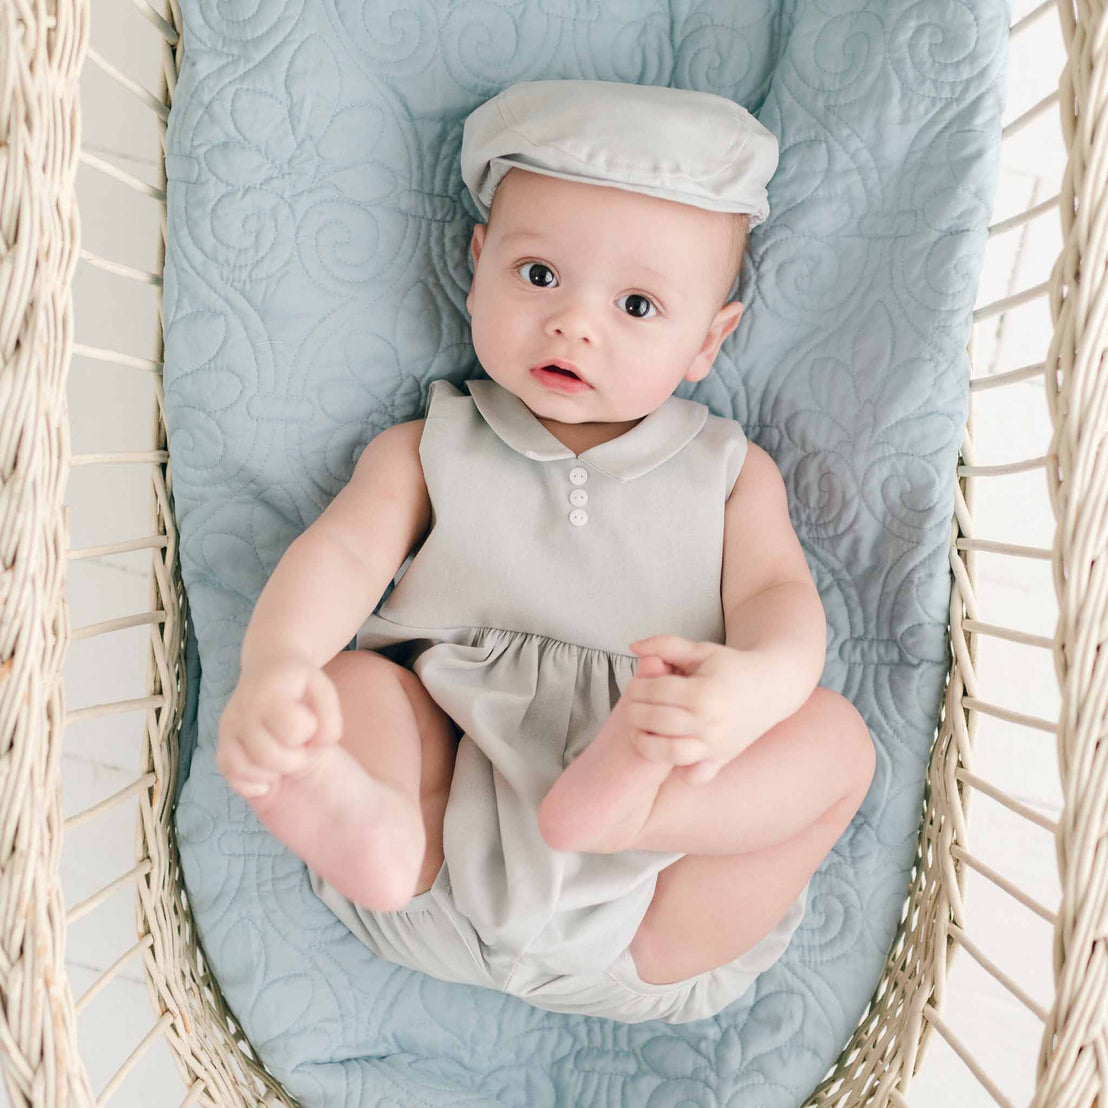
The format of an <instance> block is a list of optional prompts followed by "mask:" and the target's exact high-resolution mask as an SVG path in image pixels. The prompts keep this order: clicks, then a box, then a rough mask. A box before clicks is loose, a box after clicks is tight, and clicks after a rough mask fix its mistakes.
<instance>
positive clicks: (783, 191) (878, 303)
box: [164, 0, 1009, 1108]
mask: <svg viewBox="0 0 1108 1108" xmlns="http://www.w3.org/2000/svg"><path fill="white" fill-rule="evenodd" d="M181 9H182V12H183V16H184V62H183V67H182V70H181V73H180V79H179V83H178V85H177V88H176V93H175V96H174V101H173V107H172V112H171V115H170V119H169V128H168V133H167V149H166V170H167V176H168V227H167V252H166V261H165V285H164V324H165V375H164V383H165V403H166V412H167V416H168V422H169V428H170V454H171V461H172V467H173V477H174V496H175V506H176V515H177V520H178V523H179V526H180V542H181V545H180V554H181V567H182V573H183V576H184V582H185V586H186V589H187V593H188V599H189V603H190V610H191V616H192V634H193V637H192V638H191V640H190V644H189V656H188V657H189V662H190V670H189V676H190V696H189V701H188V711H187V716H186V726H185V729H184V732H183V740H184V743H185V756H184V758H183V768H184V769H185V770H186V771H187V777H186V778H184V779H183V784H182V786H181V789H180V792H179V797H178V807H177V812H176V820H177V829H178V832H179V842H180V850H181V860H182V864H183V872H184V878H185V883H186V886H187V891H188V898H189V902H190V904H191V906H192V911H193V913H194V917H195V921H196V928H197V932H198V935H199V938H200V940H201V942H202V944H203V947H204V951H205V953H206V955H207V958H208V959H209V962H210V965H211V967H212V970H213V971H214V973H215V975H216V977H217V978H218V981H219V984H220V986H221V987H222V990H223V992H224V994H225V996H226V998H227V1000H228V1002H229V1004H230V1006H231V1008H232V1009H233V1010H234V1012H235V1014H236V1016H237V1018H238V1019H239V1020H240V1022H241V1024H242V1026H243V1028H244V1029H245V1031H246V1033H247V1034H248V1035H249V1037H250V1040H251V1042H252V1043H253V1044H254V1046H255V1047H256V1049H257V1050H258V1052H259V1054H260V1056H261V1058H262V1060H263V1061H264V1062H265V1064H266V1065H267V1066H268V1067H269V1068H270V1070H271V1071H272V1072H273V1074H275V1075H276V1076H277V1077H278V1078H279V1079H280V1080H281V1081H282V1082H283V1083H284V1085H285V1086H286V1087H287V1089H288V1090H289V1092H290V1093H291V1094H292V1095H293V1096H295V1097H297V1098H298V1099H299V1100H300V1101H301V1102H302V1103H303V1104H304V1105H310V1106H316V1105H327V1106H328V1108H336V1106H339V1105H343V1106H353V1105H364V1106H378V1105H380V1106H382V1108H384V1106H390V1108H397V1106H403V1108H411V1106H414V1105H420V1106H425V1108H431V1106H439V1105H441V1106H447V1105H449V1106H451V1108H460V1106H473V1108H478V1106H480V1108H494V1106H506V1105H515V1106H519V1108H523V1106H526V1108H557V1106H561V1105H582V1106H588V1108H632V1106H634V1108H638V1106H648V1108H663V1106H675V1105H678V1104H683V1105H697V1106H703V1108H717V1106H724V1105H726V1106H727V1108H793V1106H796V1105H799V1104H801V1103H802V1102H803V1100H804V1099H805V1098H806V1096H807V1095H808V1093H809V1092H810V1091H811V1090H812V1089H813V1087H814V1086H815V1085H816V1084H817V1083H818V1081H819V1080H820V1079H821V1078H822V1077H823V1076H824V1074H825V1073H826V1071H827V1070H828V1068H829V1067H830V1066H831V1064H832V1063H833V1062H834V1060H835V1058H836V1057H837V1056H838V1054H839V1051H840V1050H841V1048H842V1046H843V1045H844V1043H845V1042H846V1040H847V1039H848V1037H849V1036H850V1034H851V1032H852V1030H853V1029H854V1027H855V1025H856V1023H857V1021H858V1018H859V1016H860V1015H861V1014H862V1012H863V1010H864V1009H865V1008H866V1005H867V1002H868V1001H869V999H870V997H871V995H872V994H873V991H874V989H875V987H876V985H877V983H878V980H879V978H880V974H881V970H882V967H883V965H884V962H885V958H886V955H887V952H888V950H889V947H890V944H891V942H892V940H893V938H894V935H895V933H896V931H897V928H898V925H899V921H900V916H901V911H902V908H903V906H904V902H905V898H906V896H907V893H908V881H909V872H910V869H911V866H912V861H913V856H914V851H915V846H916V840H917V834H918V825H919V818H920V813H921V803H922V798H923V792H924V772H925V767H926V763H927V759H928V754H929V750H930V747H931V743H932V740H933V735H934V731H935V726H936V722H937V719H938V715H939V710H940V703H941V697H942V690H943V684H944V677H945V674H946V671H947V667H948V657H949V648H948V642H947V607H948V603H949V595H950V574H949V567H948V561H947V558H948V549H949V544H950V519H951V515H952V512H953V488H954V480H955V464H956V460H957V454H958V446H959V443H960V440H961V435H962V429H963V426H964V423H965V418H966V409H967V404H968V384H967V382H968V369H969V367H968V360H967V355H966V349H965V347H966V343H967V341H968V339H969V336H970V329H971V319H972V308H973V304H974V301H975V297H976V292H977V283H978V276H979V272H980V267H981V261H982V256H983V252H984V246H985V239H986V228H987V225H988V217H989V213H990V210H991V206H992V199H993V193H994V189H995V180H996V167H997V158H998V150H999V137H1000V136H999V121H1000V116H1001V112H1002V109H1003V106H1004V88H1005V68H1006V57H1007V55H1006V50H1007V32H1008V17H1009V13H1008V8H1007V5H1006V4H1005V3H1004V2H1003V0H977V2H976V3H974V4H973V5H969V4H965V3H960V2H954V0H888V2H876V0H819V2H816V0H762V2H759V3H739V2H731V3H727V2H723V0H674V2H672V3H664V2H661V0H613V2H611V3H607V2H606V3H603V4H599V3H597V2H596V0H512V2H493V0H471V2H466V3H457V2H440V3H432V2H430V0H389V2H387V3H384V2H382V3H369V4H367V3H361V2H354V0H268V2H266V3H257V2H249V3H246V2H238V3H235V2H232V0H218V2H217V0H182V2H181ZM556 77H571V78H587V79H592V80H613V81H627V82H637V83H643V84H668V85H673V86H676V87H681V88H691V89H700V90H704V91H709V92H714V93H718V94H720V95H724V96H728V97H731V98H732V99H734V100H736V101H737V102H739V103H741V104H743V105H744V106H745V107H747V108H748V109H749V110H750V111H752V112H753V113H754V114H755V115H756V116H757V117H758V119H759V120H760V121H761V122H762V123H763V124H764V125H765V126H766V127H768V128H769V129H770V130H771V131H772V132H773V133H774V134H775V135H776V136H777V137H778V140H779V143H780V154H781V156H780V163H779V168H778V171H777V173H776V175H775V176H774V178H773V180H772V181H771V182H770V185H769V201H770V208H771V214H770V218H769V220H768V221H767V222H766V223H765V224H763V225H762V226H760V227H758V228H756V229H755V230H754V232H753V234H752V238H751V243H750V251H749V256H748V258H747V261H746V263H745V266H744V270H743V274H742V278H741V284H740V290H739V298H740V299H741V300H742V301H743V302H744V303H745V304H746V312H745V314H744V317H743V321H742V324H741V325H740V327H739V328H738V330H737V331H736V332H735V333H734V334H733V335H732V336H730V338H729V339H728V340H727V341H726V342H725V343H724V345H723V348H722V351H721V353H720V356H719V358H718V360H717V362H716V366H715V368H714V369H713V371H712V373H711V374H710V375H709V376H708V377H707V378H706V379H705V380H703V381H701V382H697V383H695V384H692V383H689V382H683V383H682V386H681V387H680V388H679V389H678V395H681V396H685V397H688V398H690V399H693V400H698V401H700V402H702V403H704V404H706V405H708V406H709V408H710V409H711V410H712V411H713V412H715V413H717V414H719V415H722V416H726V417H728V418H731V419H735V420H738V421H739V422H740V423H741V424H742V425H743V427H744V429H745V430H746V432H747V434H748V435H749V437H750V438H752V439H753V440H754V441H756V442H757V443H759V444H760V445H761V446H763V447H764V448H765V449H766V450H768V451H769V453H770V454H771V455H772V456H773V457H774V459H775V460H776V462H777V464H778V466H779V467H780V468H781V470H782V473H783V474H784V476H785V479H786V483H787V487H788V491H789V503H790V509H791V511H792V515H793V520H794V523H795V525H796V528H797V532H798V534H799V535H800V538H801V540H802V542H803V545H804V548H805V551H806V553H807V555H808V559H809V564H810V566H811V569H812V572H813V575H814V577H815V580H816V583H817V584H818V586H819V589H820V592H821V595H822V598H823V603H824V607H825V609H826V611H827V615H828V621H829V631H828V653H827V663H826V668H825V671H824V674H823V678H822V681H821V683H822V684H824V685H826V686H829V687H831V688H834V689H836V690H838V691H840V692H842V693H843V694H844V695H846V696H847V697H848V698H849V699H851V700H852V701H853V703H854V704H855V705H857V707H858V708H859V710H860V711H861V712H862V714H863V715H864V717H865V718H866V720H867V722H868V724H869V727H870V729H871V731H872V733H873V736H874V739H875V742H876V745H877V748H878V766H877V772H876V776H875V778H874V782H873V785H872V787H871V789H870V793H869V796H868V797H867V799H866V801H865V803H864V805H863V807H862V809H861V810H860V812H859V813H858V815H857V817H856V818H855V820H854V821H853V823H852V825H851V826H850V827H849V828H848V829H847V831H846V832H845V833H844V835H843V836H842V838H841V839H840V841H839V843H838V844H837V845H836V847H835V848H834V850H833V851H832V853H831V854H830V855H829V857H828V858H827V860H826V861H825V862H824V864H823V865H822V866H821V868H820V870H819V871H818V872H817V873H816V875H815V877H814V878H813V882H812V890H811V897H810V901H809V906H808V911H807V914H806V917H805V919H804V922H803V923H802V925H801V927H800V929H799V930H798V931H797V933H796V934H795V936H794V937H793V941H792V943H791V945H790V947H789V948H788V950H787V951H786V953H785V955H784V956H783V957H782V959H781V960H780V961H779V962H778V963H777V964H776V965H774V966H773V967H772V968H771V969H770V970H769V971H767V972H766V973H765V974H763V975H762V976H761V977H760V978H759V979H758V980H757V981H756V982H755V984H754V985H753V986H752V987H751V989H750V990H749V991H748V992H747V994H746V995H745V996H744V997H742V998H741V999H740V1000H739V1001H737V1002H736V1003H735V1004H733V1005H731V1006H730V1007H729V1008H727V1009H725V1010H724V1011H723V1012H722V1013H720V1015H719V1016H718V1017H716V1018H714V1019H711V1020H704V1021H697V1022H694V1023H690V1024H684V1025H668V1024H663V1023H644V1024H636V1025H628V1024H621V1023H617V1022H613V1021H608V1020H603V1019H596V1018H586V1017H580V1016H564V1015H556V1014H553V1013H549V1012H545V1011H542V1010H539V1009H536V1008H533V1007H531V1006H529V1005H527V1004H526V1003H524V1002H523V1001H520V1000H517V999H515V998H512V997H509V996H506V995H503V994H500V993H498V992H495V991H492V990H486V989H477V988H470V987H467V986H461V985H455V984H447V983H443V982H440V981H438V980H436V979H434V978H432V977H429V976H426V975H423V974H420V973H416V972H414V971H411V970H408V969H404V968H401V967H399V966H395V965H392V964H390V963H388V962H385V961H382V960H379V959H376V958H374V957H373V955H371V954H370V953H369V951H368V950H367V949H366V948H365V947H364V946H363V945H362V944H361V943H360V942H359V941H358V940H357V939H355V938H354V937H353V936H352V935H351V934H350V933H349V932H348V931H347V930H346V928H345V926H344V925H343V924H342V923H341V922H340V921H339V920H338V919H337V918H336V917H335V916H334V915H333V914H332V913H331V912H330V910H329V909H327V908H326V907H325V906H324V905H323V904H322V903H321V902H320V901H319V900H318V899H317V898H316V897H315V895H314V894H313V892H312V890H311V888H310V886H309V883H308V877H307V871H306V868H305V866H304V865H303V863H302V862H301V861H300V860H299V859H298V858H297V857H296V856H295V855H294V854H292V852H291V851H289V850H288V849H286V848H285V847H284V846H283V845H282V844H281V843H279V842H278V841H276V840H275V839H274V838H273V837H272V836H270V835H269V834H268V832H267V831H266V830H265V828H264V827H263V826H262V825H261V824H260V823H259V822H258V820H257V819H256V818H255V816H254V815H253V812H252V810H251V809H250V808H249V806H248V805H247V804H246V803H245V801H243V800H241V799H240V798H239V797H238V796H237V795H236V794H234V793H233V792H232V791H231V790H230V789H229V788H228V787H227V786H226V784H225V783H224V781H223V779H222V777H221V776H220V774H219V773H218V772H217V770H216V768H215V765H214V749H215V740H216V733H217V726H218V720H219V717H220V713H221V711H222V709H223V706H224V704H225V703H226V700H227V698H228V696H229V695H230V693H231V691H232V689H233V688H234V685H235V682H236V679H237V675H238V655H239V648H240V644H241V641H242V636H243V633H244V631H245V628H246V625H247V622H248V620H249V618H250V614H251V610H252V608H253V605H254V603H255V601H256V600H257V597H258V595H259V593H260V592H261V589H262V587H263V586H264V584H265V582H266V580H267V578H268V576H269V574H270V573H271V572H272V571H273V569H274V566H275V565H276V563H277V561H278V559H279V558H280V556H281V554H282V553H283V551H284V550H285V548H286V547H287V546H288V544H289V543H290V542H291V541H292V539H293V538H295V536H296V535H297V534H298V533H300V532H301V531H302V530H303V529H304V528H305V527H307V526H308V525H309V524H310V523H311V522H312V521H313V520H314V519H315V518H316V517H317V516H318V515H319V513H320V512H321V511H322V510H323V509H324V507H325V506H326V505H327V503H328V502H329V501H330V499H331V498H332V497H333V496H334V495H335V493H336V492H337V491H338V490H339V489H340V488H341V487H342V485H343V483H344V482H345V481H346V480H347V479H348V478H349V476H350V474H351V471H352V469H353V466H354V463H355V460H356V458H357V457H358V454H359V452H360V450H361V449H362V448H363V447H364V445H365V443H366V442H367V441H368V440H369V439H370V438H372V437H373V436H374V435H376V434H377V433H378V432H379V431H381V430H383V429H384V428H385V427H387V426H389V425H390V424H392V423H395V422H397V421H400V420H408V419H414V418H418V417H420V416H421V415H422V414H423V412H424V408H425V405H426V400H427V392H428V387H429V385H430V383H431V382H432V381H434V380H436V379H439V378H447V379H449V380H450V381H452V382H453V383H454V384H455V385H459V386H460V385H461V383H462V382H464V381H465V380H466V379H468V378H470V377H474V376H480V375H481V369H480V366H479V365H478V364H477V362H476V359H475V357H474V354H473V349H472V346H471V344H470V341H469V319H468V316H467V313H466V309H465V296H466V292H467V291H468V288H469V281H470V276H471V270H470V268H469V266H470V262H469V258H468V255H467V244H468V241H469V237H470V233H471V231H472V228H473V225H474V223H475V222H476V221H477V213H476V210H475V208H474V207H473V204H472V201H471V198H470V197H469V195H468V193H467V191H466V189H465V186H464V184H463V182H462V179H461V175H460V172H459V168H458V151H459V147H460V143H461V135H462V123H463V120H464V119H465V116H466V115H467V114H468V113H469V112H470V111H471V110H472V109H473V108H475V107H476V106H477V105H478V104H479V103H481V102H483V101H484V100H485V99H487V98H488V97H490V96H492V95H494V94H495V93H497V92H498V91H500V89H502V88H503V87H505V86H506V85H508V84H511V83H514V82H516V81H520V80H539V79H547V78H556ZM386 595H387V593H386Z"/></svg>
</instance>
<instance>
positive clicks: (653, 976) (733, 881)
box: [631, 689, 876, 984]
mask: <svg viewBox="0 0 1108 1108" xmlns="http://www.w3.org/2000/svg"><path fill="white" fill-rule="evenodd" d="M804 747H809V748H810V749H809V750H808V751H806V752H805V751H804V749H803V748H804ZM823 751H830V752H832V762H833V765H831V766H828V765H827V764H826V763H825V761H824V760H821V759H820V758H819V757H818V756H816V755H817V752H823ZM793 755H800V756H799V757H793ZM805 762H807V763H808V764H807V765H806V764H805ZM875 763H876V754H875V750H874V746H873V740H872V739H871V738H870V734H869V731H868V730H867V728H866V725H865V721H864V720H863V719H862V717H861V716H860V715H859V714H858V713H857V711H856V710H855V709H854V708H853V706H852V705H850V704H849V702H848V701H846V700H845V699H844V698H843V697H841V696H839V695H838V693H834V692H831V691H830V690H828V689H816V691H815V693H814V694H813V695H812V697H811V698H810V699H809V701H808V702H807V704H806V705H805V706H804V707H803V708H801V709H800V711H799V712H797V713H796V714H795V715H793V716H790V717H789V719H787V720H785V721H783V722H782V723H781V724H778V726H777V727H775V728H773V729H771V730H770V731H768V732H767V733H766V734H765V735H764V736H763V737H762V738H761V739H759V740H758V741H757V742H755V743H754V744H753V745H752V746H750V747H748V748H747V750H746V751H744V753H743V754H741V755H739V757H738V758H736V759H735V760H734V761H733V762H730V763H728V765H727V766H726V767H724V769H723V770H722V771H721V772H720V775H719V776H718V777H717V778H716V779H715V781H714V782H711V783H709V784H705V785H699V786H692V785H688V784H685V783H683V782H678V781H676V779H671V781H667V783H666V785H665V786H663V789H669V790H670V791H669V792H668V794H667V798H666V799H667V802H668V808H665V807H662V806H660V805H659V807H661V811H660V812H659V811H658V810H656V811H655V813H654V816H655V817H659V816H660V819H657V821H656V825H655V826H654V828H653V829H652V830H651V828H650V824H648V828H647V831H648V832H649V833H648V834H646V835H644V839H643V841H642V842H641V843H637V844H636V846H637V847H638V848H639V849H647V850H654V849H657V850H666V849H688V850H690V851H692V850H694V849H695V847H696V845H697V843H696V841H695V840H696V834H697V822H698V820H699V821H700V827H701V828H702V829H703V841H704V845H706V846H709V847H710V850H709V851H708V852H706V853H699V854H698V853H689V854H687V855H686V857H684V858H681V859H679V860H678V861H677V862H674V863H673V865H671V866H668V867H667V868H666V869H664V870H662V871H661V873H659V874H658V883H657V886H656V888H655V891H654V899H653V900H652V901H651V903H650V906H649V907H648V908H647V911H646V915H645V916H644V917H643V920H642V923H641V924H640V926H639V930H638V932H637V934H636V935H635V938H634V939H633V940H632V943H631V954H632V957H633V958H634V961H635V965H636V966H637V968H638V972H639V976H640V977H642V979H643V980H644V981H648V982H652V983H654V984H662V983H666V982H672V981H681V980H683V979H684V978H686V977H691V976H693V975H694V974H697V973H702V972H703V971H704V970H708V969H712V968H713V967H715V966H720V965H724V964H725V963H727V962H730V961H733V960H734V959H735V958H738V957H739V956H740V955H741V954H744V953H745V952H746V951H748V950H749V949H750V948H751V947H753V946H754V945H755V944H756V943H757V942H758V941H759V940H760V939H761V938H762V937H763V936H765V935H766V934H768V933H769V931H770V930H772V928H774V927H775V926H776V925H777V924H778V923H779V922H780V921H781V919H782V918H783V917H784V915H785V913H786V911H787V910H788V909H789V907H790V905H791V904H792V903H793V901H795V900H796V898H797V896H798V895H799V893H800V890H801V889H802V888H803V887H804V884H805V883H806V882H807V881H808V880H809V878H810V877H811V876H812V874H814V873H815V871H816V870H817V869H818V868H819V866H820V864H821V863H822V862H823V860H824V858H826V857H827V855H828V854H829V853H830V851H831V848H832V847H833V846H834V845H835V843H836V842H838V840H839V837H840V836H841V835H842V833H843V831H844V830H845V829H846V827H847V825H848V824H849V823H850V821H851V820H852V819H853V818H854V815H855V813H856V812H857V811H858V809H859V808H860V807H861V805H862V801H863V800H864V799H865V797H866V794H867V792H868V791H869V787H870V783H871V782H872V780H873V774H874V768H875ZM671 782H672V783H671ZM821 789H830V794H829V795H831V796H835V795H837V796H838V799H837V800H835V801H834V802H833V803H832V804H831V806H830V807H829V808H826V810H825V811H823V812H822V814H820V815H819V816H818V817H817V818H816V819H814V820H811V821H810V822H807V825H806V826H804V825H803V824H804V822H805V821H803V820H801V821H800V823H801V826H800V828H799V830H798V831H796V832H795V833H793V834H791V835H789V837H786V838H784V839H782V838H781V837H780V834H779V832H775V833H774V834H773V835H769V836H765V837H762V841H761V842H758V839H759V836H758V835H757V834H755V833H751V831H750V830H748V831H747V832H745V833H741V832H740V834H739V835H738V836H737V837H736V846H737V847H738V851H741V852H736V853H734V854H724V853H721V851H720V846H721V841H722V840H721V839H720V837H719V835H720V832H721V831H725V830H726V827H727V825H728V824H734V825H736V826H738V825H739V824H740V823H741V822H742V816H741V815H740V813H744V812H746V811H748V810H750V809H754V808H757V806H758V799H757V798H758V797H762V798H768V799H772V798H776V800H775V803H776V804H777V805H778V806H781V807H789V806H790V802H795V801H797V800H798V798H799V797H804V801H803V804H802V807H803V809H805V810H808V811H811V810H812V809H818V808H821V807H824V804H823V803H821V802H820V801H819V800H818V797H819V795H820V790H821ZM824 795H828V794H827V793H824ZM744 797H745V799H744ZM660 799H661V794H659V800H660ZM713 802H715V803H714V804H713ZM713 825H714V826H713ZM650 834H653V836H654V838H650V837H649V836H650ZM690 837H691V841H690ZM725 837H726V836H724V838H725ZM678 841H680V842H681V844H682V845H681V846H677V845H676V843H677V842H678ZM740 842H742V843H743V845H745V846H749V847H751V849H749V850H742V848H741V847H740V846H738V844H739V843H740Z"/></svg>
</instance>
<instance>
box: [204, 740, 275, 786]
mask: <svg viewBox="0 0 1108 1108" xmlns="http://www.w3.org/2000/svg"><path fill="white" fill-rule="evenodd" d="M218 768H219V772H220V773H222V774H223V778H224V780H225V781H226V782H227V784H228V785H230V786H231V788H232V789H234V790H235V792H237V793H238V794H239V795H240V796H245V797H251V796H264V795H265V794H266V793H267V792H269V790H270V789H271V788H272V787H273V784H274V783H275V782H276V780H277V777H276V776H275V775H273V774H263V773H260V772H259V771H258V770H256V769H254V768H253V767H252V766H251V765H250V764H249V763H248V762H247V760H246V757H245V755H244V754H243V753H242V750H241V748H238V747H235V748H232V749H229V750H228V751H227V753H226V754H224V755H223V757H222V758H221V759H220V760H219V766H218Z"/></svg>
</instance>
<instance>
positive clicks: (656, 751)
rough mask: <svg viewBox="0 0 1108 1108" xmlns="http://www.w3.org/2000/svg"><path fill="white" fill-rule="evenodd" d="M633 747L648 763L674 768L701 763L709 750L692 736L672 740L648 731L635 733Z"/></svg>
mask: <svg viewBox="0 0 1108 1108" xmlns="http://www.w3.org/2000/svg"><path fill="white" fill-rule="evenodd" d="M631 745H632V746H633V747H634V748H635V749H636V750H637V751H638V752H639V754H641V755H642V757H644V758H645V759H646V760H647V761H648V762H662V763H667V764H669V765H672V766H687V765H691V764H692V763H693V762H699V761H701V760H702V759H703V758H704V756H705V755H706V754H707V753H708V748H707V746H706V745H705V744H704V742H703V741H702V740H701V739H698V738H696V737H694V736H692V735H685V736H679V737H676V738H671V737H670V736H668V735H653V734H651V733H650V732H648V731H635V732H634V733H633V734H632V736H631Z"/></svg>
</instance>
